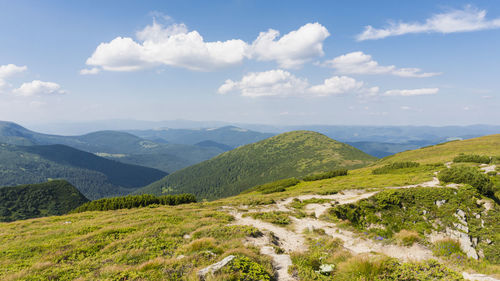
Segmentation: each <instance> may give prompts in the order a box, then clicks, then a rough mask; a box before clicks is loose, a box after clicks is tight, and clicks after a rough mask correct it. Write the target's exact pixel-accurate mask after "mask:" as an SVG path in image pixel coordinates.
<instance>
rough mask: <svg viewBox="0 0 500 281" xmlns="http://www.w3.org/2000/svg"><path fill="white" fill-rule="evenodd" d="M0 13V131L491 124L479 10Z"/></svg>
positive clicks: (488, 12) (142, 7) (59, 8)
mask: <svg viewBox="0 0 500 281" xmlns="http://www.w3.org/2000/svg"><path fill="white" fill-rule="evenodd" d="M0 6H1V7H2V9H0V36H1V38H3V40H2V44H0V120H8V121H13V122H17V123H20V124H23V125H25V124H44V123H45V124H46V123H71V122H88V121H96V120H112V119H124V120H151V121H163V120H176V119H186V120H200V121H209V120H216V121H224V122H230V123H253V124H281V125H292V124H293V125H301V124H332V125H341V124H344V125H433V126H440V125H470V124H492V125H500V121H499V120H500V110H499V108H500V95H499V91H500V84H499V83H498V74H499V72H498V65H500V52H498V50H499V49H500V6H498V5H495V3H493V2H489V1H418V2H404V3H402V2H401V1H384V2H383V3H381V2H377V3H375V2H373V1H349V2H347V1H346V2H338V1H335V2H332V1H316V2H314V3H313V4H311V3H305V2H303V1H289V2H287V5H283V4H281V3H280V2H279V1H275V2H270V1H230V2H227V1H210V2H209V3H208V2H205V1H140V2H138V1H106V2H102V1H84V2H83V1H82V2H74V1H71V2H68V1H55V0H50V1H43V2H42V1H34V0H31V1H29V0H21V1H6V0H0Z"/></svg>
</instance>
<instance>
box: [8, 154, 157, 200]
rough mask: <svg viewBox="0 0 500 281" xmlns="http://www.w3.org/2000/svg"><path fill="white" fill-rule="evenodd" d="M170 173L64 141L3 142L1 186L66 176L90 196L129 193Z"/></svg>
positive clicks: (94, 197)
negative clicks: (45, 142) (31, 144)
mask: <svg viewBox="0 0 500 281" xmlns="http://www.w3.org/2000/svg"><path fill="white" fill-rule="evenodd" d="M165 175H166V173H165V172H162V171H160V170H156V169H152V168H147V167H142V166H137V165H129V164H124V163H120V162H117V161H113V160H109V159H106V158H102V157H98V156H95V155H94V154H92V153H88V152H84V151H80V150H77V149H74V148H71V147H68V146H64V145H46V146H45V145H42V146H14V145H7V144H0V186H12V185H19V184H34V183H40V182H44V181H47V180H49V179H65V180H67V181H69V182H70V183H71V184H73V185H74V186H76V187H77V188H78V190H80V191H81V192H82V193H83V194H84V195H85V196H86V197H87V198H89V199H97V198H102V197H109V196H117V195H125V194H128V193H130V192H132V191H134V190H135V189H137V188H138V187H141V186H144V185H146V184H148V183H151V182H153V181H155V180H158V179H160V178H162V177H164V176H165Z"/></svg>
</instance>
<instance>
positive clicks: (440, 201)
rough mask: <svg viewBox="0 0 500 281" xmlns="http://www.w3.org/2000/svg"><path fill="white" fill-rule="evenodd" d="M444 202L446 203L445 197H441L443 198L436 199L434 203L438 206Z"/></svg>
mask: <svg viewBox="0 0 500 281" xmlns="http://www.w3.org/2000/svg"><path fill="white" fill-rule="evenodd" d="M444 203H446V199H443V200H437V201H436V205H437V206H438V207H441V206H443V204H444Z"/></svg>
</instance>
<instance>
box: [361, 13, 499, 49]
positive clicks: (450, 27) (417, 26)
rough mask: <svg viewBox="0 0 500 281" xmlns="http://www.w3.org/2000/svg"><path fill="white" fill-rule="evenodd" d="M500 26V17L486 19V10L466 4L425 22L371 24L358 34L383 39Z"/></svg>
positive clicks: (372, 38)
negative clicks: (374, 25) (377, 25)
mask: <svg viewBox="0 0 500 281" xmlns="http://www.w3.org/2000/svg"><path fill="white" fill-rule="evenodd" d="M494 28H500V18H496V19H492V20H488V19H486V10H479V9H477V8H474V7H472V6H466V7H465V8H464V9H463V10H452V11H449V12H446V13H441V14H435V15H433V16H432V17H430V18H428V19H426V20H425V22H423V23H419V22H415V23H407V22H399V23H391V24H390V25H389V26H388V27H386V28H380V29H377V28H374V27H373V26H371V25H369V26H366V27H365V30H364V31H363V32H362V33H361V34H359V35H358V36H357V38H356V39H357V40H358V41H363V40H374V39H382V38H386V37H390V36H399V35H404V34H409V33H444V34H446V33H455V32H470V31H477V30H485V29H494Z"/></svg>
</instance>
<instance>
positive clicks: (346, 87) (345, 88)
mask: <svg viewBox="0 0 500 281" xmlns="http://www.w3.org/2000/svg"><path fill="white" fill-rule="evenodd" d="M362 87H363V82H358V81H356V80H355V79H354V78H351V77H347V76H333V77H331V78H328V79H325V81H324V82H323V84H320V85H315V86H312V87H310V88H309V92H311V93H314V94H316V95H317V96H330V95H338V94H343V93H347V92H352V91H357V90H359V89H361V88H362Z"/></svg>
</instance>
